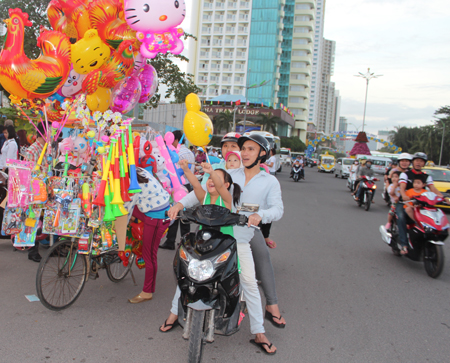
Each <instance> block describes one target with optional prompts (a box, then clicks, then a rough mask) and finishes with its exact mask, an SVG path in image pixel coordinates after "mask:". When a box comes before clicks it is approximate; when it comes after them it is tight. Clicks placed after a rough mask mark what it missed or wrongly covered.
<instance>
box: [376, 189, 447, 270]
mask: <svg viewBox="0 0 450 363" xmlns="http://www.w3.org/2000/svg"><path fill="white" fill-rule="evenodd" d="M443 200H444V198H442V197H438V196H437V195H436V194H435V193H433V192H426V193H423V194H422V195H420V196H417V197H414V198H413V203H414V218H415V220H416V222H414V221H411V223H408V225H407V228H408V246H407V248H408V253H407V254H405V255H403V256H405V257H408V258H409V259H410V260H412V261H423V263H424V267H425V271H426V273H427V274H428V276H430V277H433V278H437V277H438V276H439V275H440V274H441V273H442V270H443V269H444V260H445V257H444V241H445V239H446V238H447V237H448V229H449V228H450V224H449V222H448V219H447V217H446V216H445V214H444V213H443V212H442V210H440V209H439V208H436V207H434V206H435V205H436V204H437V203H440V202H442V201H443ZM380 233H381V238H382V239H383V241H384V242H386V243H387V244H388V245H389V246H390V247H391V249H392V253H393V254H394V255H395V256H399V257H401V256H402V254H401V253H400V250H401V245H400V244H399V234H398V225H397V219H396V218H394V220H393V222H392V226H391V228H390V230H386V228H385V227H384V226H380Z"/></svg>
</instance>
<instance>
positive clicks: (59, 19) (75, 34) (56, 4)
mask: <svg viewBox="0 0 450 363" xmlns="http://www.w3.org/2000/svg"><path fill="white" fill-rule="evenodd" d="M88 7H89V5H88V2H87V1H85V0H70V1H64V0H51V1H50V3H49V4H48V7H47V17H48V21H49V22H50V25H51V26H52V28H53V29H54V30H58V31H60V32H62V33H64V34H66V35H67V36H68V37H69V38H74V39H75V40H78V39H81V38H82V37H83V36H84V33H85V32H86V31H88V30H89V29H90V28H91V21H90V19H89V12H88Z"/></svg>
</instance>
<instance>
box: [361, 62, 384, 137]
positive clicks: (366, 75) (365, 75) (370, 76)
mask: <svg viewBox="0 0 450 363" xmlns="http://www.w3.org/2000/svg"><path fill="white" fill-rule="evenodd" d="M358 73H359V74H357V75H355V77H361V78H364V79H365V80H366V100H365V101H364V116H363V124H362V132H364V124H365V122H366V106H367V91H368V90H369V81H370V80H371V79H373V78H378V77H382V76H383V75H382V74H377V75H375V73H370V68H367V73H361V72H358Z"/></svg>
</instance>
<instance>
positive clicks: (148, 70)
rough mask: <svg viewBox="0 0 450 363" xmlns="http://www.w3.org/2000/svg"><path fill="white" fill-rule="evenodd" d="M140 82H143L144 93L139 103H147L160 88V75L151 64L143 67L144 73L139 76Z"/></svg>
mask: <svg viewBox="0 0 450 363" xmlns="http://www.w3.org/2000/svg"><path fill="white" fill-rule="evenodd" d="M139 81H141V86H142V92H141V98H140V99H139V103H146V102H147V101H148V100H149V99H150V98H152V97H153V95H154V94H155V93H156V90H157V88H158V74H157V73H156V70H155V68H153V66H151V65H150V64H146V65H144V66H143V67H142V72H141V73H140V74H139Z"/></svg>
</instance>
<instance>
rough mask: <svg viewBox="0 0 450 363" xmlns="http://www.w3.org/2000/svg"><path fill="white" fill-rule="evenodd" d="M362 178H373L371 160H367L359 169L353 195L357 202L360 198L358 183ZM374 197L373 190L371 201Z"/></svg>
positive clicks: (359, 185)
mask: <svg viewBox="0 0 450 363" xmlns="http://www.w3.org/2000/svg"><path fill="white" fill-rule="evenodd" d="M362 176H365V177H369V178H371V177H373V170H372V160H371V159H367V160H366V163H365V164H364V166H360V167H359V172H358V180H357V183H358V185H357V186H356V192H355V193H354V195H356V200H358V199H359V198H360V194H361V183H360V181H361V177H362ZM374 196H375V190H374V191H373V195H372V199H373V197H374Z"/></svg>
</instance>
